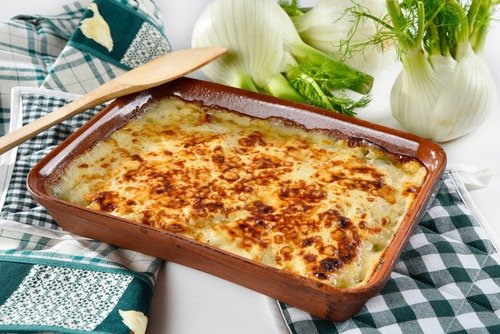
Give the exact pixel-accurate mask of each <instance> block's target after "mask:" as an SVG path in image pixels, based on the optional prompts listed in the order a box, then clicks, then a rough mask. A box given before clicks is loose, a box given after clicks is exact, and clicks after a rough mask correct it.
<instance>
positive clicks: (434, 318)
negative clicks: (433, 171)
mask: <svg viewBox="0 0 500 334" xmlns="http://www.w3.org/2000/svg"><path fill="white" fill-rule="evenodd" d="M483 222H484V218H482V215H481V214H480V213H479V212H478V211H477V209H476V208H475V205H474V203H473V202H472V200H471V199H470V195H469V194H468V192H467V189H466V188H465V185H464V183H463V182H462V178H461V176H460V171H459V170H453V169H452V170H448V171H447V172H446V173H445V174H444V177H443V182H442V184H441V187H440V189H439V191H438V193H437V195H436V197H435V199H434V201H433V203H432V204H431V206H430V207H429V209H428V210H427V213H426V214H425V215H424V217H423V218H422V220H421V222H420V224H419V225H418V226H417V228H416V230H415V232H414V234H413V236H412V237H411V238H410V241H409V244H408V246H407V247H406V249H405V250H404V251H403V253H402V255H401V258H400V260H399V261H398V262H397V264H396V266H395V270H394V272H393V273H392V274H391V278H390V280H389V282H388V283H387V285H386V286H385V287H384V288H383V289H382V291H381V293H380V294H378V295H377V296H375V297H373V298H371V299H370V300H369V301H368V302H367V304H366V305H365V306H364V307H363V308H362V310H361V311H360V312H359V313H358V314H357V315H355V316H354V317H353V318H351V319H349V320H348V321H345V322H342V323H334V322H331V321H325V320H321V319H318V318H315V317H313V316H311V315H310V314H308V313H306V312H304V311H301V310H298V309H296V308H293V307H291V306H288V305H286V304H284V303H281V302H278V310H279V311H280V313H281V316H282V317H283V319H284V320H285V323H286V326H287V328H288V330H289V331H290V333H293V334H314V333H321V334H322V333H374V334H375V333H500V254H499V253H498V251H497V249H496V248H495V246H494V244H492V242H491V239H490V238H489V237H488V235H487V233H486V232H485V230H484V229H483V226H482V223H483ZM495 241H496V239H495Z"/></svg>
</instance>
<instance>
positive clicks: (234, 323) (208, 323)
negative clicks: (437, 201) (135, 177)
mask: <svg viewBox="0 0 500 334" xmlns="http://www.w3.org/2000/svg"><path fill="white" fill-rule="evenodd" d="M70 2H72V0H51V1H40V0H22V1H5V2H3V3H2V4H3V6H2V7H3V8H2V11H0V20H2V21H3V20H6V19H9V18H10V17H12V16H14V15H16V14H21V13H26V14H29V13H40V14H43V13H45V12H47V10H48V9H50V8H51V7H54V6H58V5H60V4H65V3H70ZM209 2H210V0H187V1H186V0H185V1H178V0H157V4H158V5H159V7H160V9H161V12H162V16H163V19H164V22H165V26H166V30H167V35H168V37H169V41H170V43H171V45H172V47H173V49H174V50H179V49H185V48H189V47H190V39H191V32H192V28H193V25H194V23H195V21H196V19H197V18H198V16H199V14H200V13H201V11H202V10H203V8H204V7H205V6H206V5H207V4H208V3H209ZM315 2H316V1H315V0H302V1H301V3H302V4H303V5H312V4H314V3H315ZM499 14H500V13H497V14H496V18H497V19H500V15H499ZM499 34H500V22H499V21H496V22H493V23H492V27H491V31H490V33H489V39H488V41H487V44H486V57H487V60H488V63H489V66H490V69H491V71H492V73H493V76H494V77H495V80H496V85H497V90H498V91H499V92H500V61H499V57H500V43H498V35H499ZM493 36H495V37H493ZM494 38H496V41H494ZM399 69H400V65H399V64H395V65H392V66H390V67H389V68H388V69H387V70H385V71H384V72H382V73H380V74H379V75H377V76H376V80H375V87H374V90H373V101H372V103H371V105H370V107H369V108H367V110H365V111H363V112H361V113H360V117H361V118H363V119H366V120H369V121H372V122H375V123H379V124H383V125H386V126H390V127H396V128H400V127H399V125H398V123H397V122H396V121H395V120H394V119H393V118H392V117H391V116H390V109H389V91H390V87H391V85H392V82H393V80H394V79H395V77H396V75H397V73H398V72H399ZM192 76H193V77H197V78H203V76H202V74H201V73H200V72H199V71H198V72H196V73H194V74H193V75H192ZM442 146H443V147H444V149H445V151H446V153H447V155H448V163H449V164H454V163H463V164H468V165H472V166H476V167H480V168H486V167H488V168H491V169H493V170H494V171H495V173H496V174H495V176H494V177H493V179H492V181H491V183H490V184H489V186H488V187H486V188H483V189H480V190H474V191H472V192H471V196H472V198H473V200H474V201H475V203H476V205H477V206H478V208H479V210H480V211H481V212H482V213H483V215H484V217H485V218H486V220H487V221H488V223H489V224H490V226H491V229H492V230H493V231H496V233H497V235H498V236H500V220H499V219H498V210H497V209H498V206H499V205H500V103H498V105H497V110H496V113H495V114H494V115H492V116H491V117H490V118H489V119H488V120H487V122H485V124H483V125H482V126H481V127H480V128H478V129H477V130H476V131H474V132H473V133H471V134H469V135H467V136H465V137H462V138H459V139H457V140H454V141H452V142H449V143H445V144H442ZM267 301H268V299H267V297H265V296H263V295H261V294H259V293H256V292H253V291H251V290H249V289H246V288H243V287H240V286H238V285H235V284H232V283H230V282H227V281H225V280H222V279H219V278H216V277H214V276H211V275H208V274H205V273H202V272H199V271H197V270H194V269H190V268H187V267H184V266H181V265H178V264H175V263H166V264H165V265H163V266H162V268H161V270H160V273H159V276H158V279H157V284H156V290H155V294H154V298H153V304H152V314H151V317H150V322H149V326H148V333H181V334H190V333H218V334H222V333H239V334H251V333H276V332H278V328H277V327H276V322H274V321H273V319H272V316H271V313H270V311H269V306H268V303H267Z"/></svg>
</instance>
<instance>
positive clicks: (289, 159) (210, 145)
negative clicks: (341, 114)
mask: <svg viewBox="0 0 500 334" xmlns="http://www.w3.org/2000/svg"><path fill="white" fill-rule="evenodd" d="M426 174H427V170H426V169H425V167H424V166H423V165H422V164H421V163H420V162H419V161H417V160H415V159H410V158H406V157H401V156H396V155H393V154H390V153H388V152H386V151H385V150H383V149H381V148H378V147H376V146H375V145H371V144H370V143H367V142H364V141H360V140H351V139H338V138H334V136H332V135H331V134H329V133H326V132H321V131H307V130H305V129H304V128H302V127H299V126H296V125H292V124H289V123H288V122H282V121H281V120H279V119H276V120H260V119H256V118H252V117H249V116H244V115H241V114H238V113H236V112H232V111H227V110H221V109H215V108H209V107H206V106H202V105H199V104H196V103H190V102H186V101H183V100H181V99H178V98H175V97H167V98H163V99H161V100H159V101H157V102H156V103H155V104H153V105H151V106H150V107H148V108H147V110H146V111H145V112H144V114H143V115H142V116H140V117H139V118H137V119H134V120H132V121H130V122H129V123H128V124H127V125H126V126H124V127H123V128H121V129H119V130H117V131H115V132H114V133H113V134H112V135H111V136H110V137H109V138H108V139H106V140H103V141H101V142H99V143H97V144H96V145H95V146H94V147H92V148H91V149H90V150H88V151H87V152H86V153H85V154H83V155H81V156H79V157H77V158H76V159H75V160H73V161H72V162H71V163H70V164H69V165H68V166H67V168H66V170H65V172H64V173H63V176H62V177H61V179H60V181H59V182H58V183H57V185H56V186H55V187H54V189H53V192H54V194H56V195H57V196H58V197H59V198H61V199H64V200H67V201H70V202H74V203H78V204H80V205H83V206H86V207H88V208H91V209H95V210H98V211H102V212H106V213H109V214H112V215H116V216H120V217H123V218H127V219H130V220H133V221H136V222H141V223H142V224H147V225H151V226H154V227H157V228H160V229H164V230H167V231H169V232H172V233H176V234H180V235H183V236H186V237H188V238H192V239H195V240H197V241H200V242H202V243H206V244H209V245H212V246H215V247H218V248H221V249H223V250H226V251H228V252H231V253H233V254H237V255H240V256H243V257H245V258H249V259H252V260H255V261H258V262H261V263H265V264H267V265H270V266H273V267H276V268H279V269H283V270H286V271H289V272H292V273H295V274H299V275H302V276H306V277H309V278H313V279H315V280H319V281H322V282H325V283H330V284H331V285H333V286H337V287H355V286H359V285H361V284H363V283H365V282H366V281H367V280H368V279H369V278H370V276H371V274H372V273H373V272H374V270H376V267H377V266H378V264H379V262H380V259H381V258H382V256H383V253H384V251H385V249H386V248H387V246H388V244H389V243H390V241H391V240H392V236H393V234H394V232H395V231H396V229H397V228H398V226H399V224H400V223H401V221H402V220H403V218H404V217H405V215H406V213H407V211H408V208H409V207H410V204H411V203H412V201H413V200H414V198H415V195H416V194H417V192H418V191H419V188H420V186H421V185H422V183H423V181H424V179H425V177H426Z"/></svg>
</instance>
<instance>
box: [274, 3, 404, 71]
mask: <svg viewBox="0 0 500 334" xmlns="http://www.w3.org/2000/svg"><path fill="white" fill-rule="evenodd" d="M284 5H285V4H284ZM285 6H286V5H285ZM288 6H293V4H288ZM353 6H355V7H363V8H366V10H367V11H368V12H369V13H370V15H373V16H374V17H377V18H381V19H382V18H383V17H385V16H386V15H387V12H386V10H385V6H384V2H382V1H379V0H357V1H353V0H319V1H318V3H317V4H316V5H315V6H314V7H313V8H312V9H311V10H309V11H307V12H306V13H304V14H302V13H301V12H300V11H299V10H293V11H291V12H289V13H290V14H291V15H293V16H292V21H293V23H294V25H295V27H296V29H297V31H298V33H299V35H300V37H301V38H302V40H303V41H304V42H305V43H307V44H309V45H311V46H313V47H315V48H316V49H318V50H321V51H323V52H325V53H327V54H330V55H332V56H334V57H335V58H337V59H342V60H343V61H344V62H345V63H346V64H348V65H349V66H352V67H354V68H356V69H358V70H360V71H362V72H366V73H369V74H371V75H375V74H376V73H377V72H378V71H379V70H381V69H382V68H384V66H385V65H388V64H389V63H390V62H389V61H390V60H394V59H395V52H394V51H395V49H394V45H393V44H392V41H391V40H390V39H388V40H386V39H385V38H384V36H383V34H381V33H380V32H381V30H382V29H383V26H382V25H381V24H380V23H379V22H377V21H375V20H369V19H366V18H363V17H361V16H357V15H356V11H351V10H350V9H351V8H352V7H353ZM375 35H377V36H379V38H381V39H378V40H373V36H375Z"/></svg>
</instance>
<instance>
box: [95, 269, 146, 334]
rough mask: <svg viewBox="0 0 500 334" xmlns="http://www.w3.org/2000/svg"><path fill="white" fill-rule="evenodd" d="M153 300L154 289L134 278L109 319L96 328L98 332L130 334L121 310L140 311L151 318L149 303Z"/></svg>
mask: <svg viewBox="0 0 500 334" xmlns="http://www.w3.org/2000/svg"><path fill="white" fill-rule="evenodd" d="M152 298H153V289H152V288H151V287H150V286H149V285H147V284H144V281H142V280H139V279H136V278H134V279H133V280H132V282H130V284H129V285H128V287H127V290H125V293H124V294H123V296H122V297H121V298H120V301H119V302H118V304H117V305H116V306H115V308H114V309H113V311H112V312H111V313H110V314H109V315H108V317H107V318H106V319H105V320H104V321H103V322H101V324H100V325H99V326H97V327H96V328H95V330H97V331H103V330H108V331H110V332H111V333H116V334H119V333H123V334H128V333H129V332H130V330H129V328H128V327H127V326H125V325H124V324H123V321H122V320H123V319H122V317H121V316H120V313H119V312H118V311H119V310H122V311H130V310H133V311H139V312H142V313H144V315H146V316H149V307H150V305H149V303H150V301H151V299H152Z"/></svg>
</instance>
